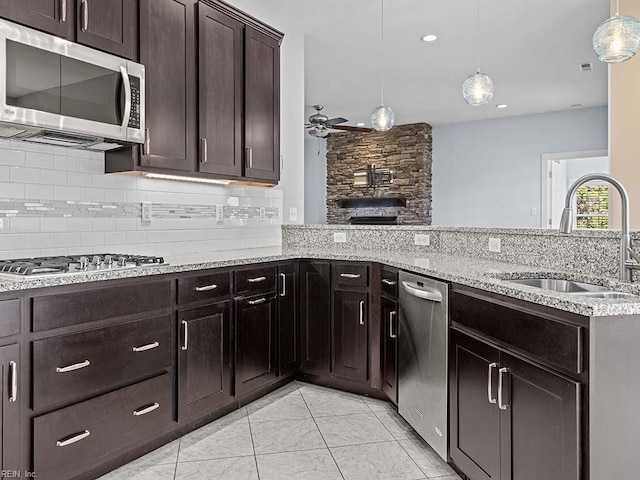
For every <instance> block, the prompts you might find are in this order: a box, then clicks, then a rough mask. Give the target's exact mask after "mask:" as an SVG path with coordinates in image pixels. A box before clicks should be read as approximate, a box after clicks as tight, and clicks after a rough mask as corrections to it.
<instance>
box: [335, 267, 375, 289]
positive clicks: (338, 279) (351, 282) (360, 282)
mask: <svg viewBox="0 0 640 480" xmlns="http://www.w3.org/2000/svg"><path fill="white" fill-rule="evenodd" d="M333 284H334V285H339V286H344V287H368V286H369V267H368V266H367V265H361V264H357V263H346V264H342V263H339V264H335V265H334V266H333Z"/></svg>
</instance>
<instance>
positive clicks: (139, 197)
mask: <svg viewBox="0 0 640 480" xmlns="http://www.w3.org/2000/svg"><path fill="white" fill-rule="evenodd" d="M146 201H147V192H139V191H137V190H127V203H142V202H146Z"/></svg>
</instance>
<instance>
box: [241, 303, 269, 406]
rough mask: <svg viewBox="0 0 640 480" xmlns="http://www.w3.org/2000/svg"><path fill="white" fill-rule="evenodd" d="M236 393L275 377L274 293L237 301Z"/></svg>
mask: <svg viewBox="0 0 640 480" xmlns="http://www.w3.org/2000/svg"><path fill="white" fill-rule="evenodd" d="M235 315H236V324H235V337H236V363H235V365H236V369H235V377H236V395H242V394H244V393H246V392H249V391H251V390H253V389H255V388H257V387H260V386H262V385H265V384H268V383H269V382H271V381H273V379H274V378H275V371H276V368H275V365H276V362H275V354H276V325H277V319H276V298H275V296H274V294H273V293H268V294H265V295H257V296H255V297H249V298H242V299H238V300H236V314H235Z"/></svg>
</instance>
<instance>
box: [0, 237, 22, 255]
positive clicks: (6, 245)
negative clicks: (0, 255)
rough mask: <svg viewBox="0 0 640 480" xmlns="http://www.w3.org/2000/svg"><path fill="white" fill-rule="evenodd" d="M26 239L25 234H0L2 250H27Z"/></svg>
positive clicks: (0, 248)
mask: <svg viewBox="0 0 640 480" xmlns="http://www.w3.org/2000/svg"><path fill="white" fill-rule="evenodd" d="M25 245H26V239H25V234H24V233H19V234H13V233H10V234H7V233H2V234H0V250H3V251H4V250H18V249H23V248H25Z"/></svg>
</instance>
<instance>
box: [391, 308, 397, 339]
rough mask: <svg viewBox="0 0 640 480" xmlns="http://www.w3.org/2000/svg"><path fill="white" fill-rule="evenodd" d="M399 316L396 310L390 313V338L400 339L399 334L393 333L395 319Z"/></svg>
mask: <svg viewBox="0 0 640 480" xmlns="http://www.w3.org/2000/svg"><path fill="white" fill-rule="evenodd" d="M397 314H398V312H396V311H395V310H394V311H392V312H389V338H398V334H397V333H393V319H394V318H396V315H397Z"/></svg>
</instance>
